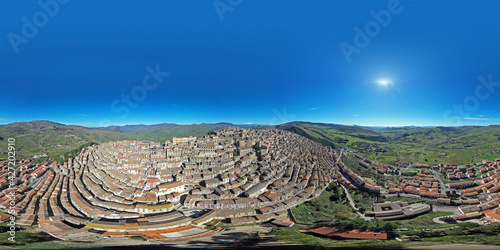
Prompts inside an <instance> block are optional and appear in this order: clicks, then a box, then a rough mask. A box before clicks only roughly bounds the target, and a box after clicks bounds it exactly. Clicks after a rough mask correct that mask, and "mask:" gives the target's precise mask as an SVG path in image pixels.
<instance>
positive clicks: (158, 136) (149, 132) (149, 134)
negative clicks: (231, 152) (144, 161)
mask: <svg viewBox="0 0 500 250" xmlns="http://www.w3.org/2000/svg"><path fill="white" fill-rule="evenodd" d="M229 126H231V125H227V124H193V125H177V126H172V127H161V128H152V129H146V130H137V131H133V132H129V133H128V134H130V135H133V136H137V137H140V138H144V139H148V140H152V141H160V142H165V141H166V140H172V137H174V136H175V137H184V136H195V137H201V136H203V135H206V134H207V133H208V132H211V131H217V130H220V129H223V128H227V127H229Z"/></svg>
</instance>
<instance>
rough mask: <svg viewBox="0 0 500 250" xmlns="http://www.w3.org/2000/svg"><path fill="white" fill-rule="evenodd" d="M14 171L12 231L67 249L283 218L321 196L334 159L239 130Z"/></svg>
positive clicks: (282, 134)
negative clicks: (195, 214) (56, 241)
mask: <svg viewBox="0 0 500 250" xmlns="http://www.w3.org/2000/svg"><path fill="white" fill-rule="evenodd" d="M0 164H1V165H0V166H1V169H2V172H0V175H5V172H6V166H5V162H1V163H0ZM21 164H22V167H20V168H17V170H16V171H17V172H16V176H17V179H18V183H16V184H17V185H16V187H18V190H17V192H16V194H17V195H16V203H17V206H16V208H17V214H18V216H19V219H18V223H19V224H21V225H36V224H38V226H39V227H41V228H42V229H43V230H44V231H45V232H47V233H49V234H51V235H53V236H54V237H57V238H60V239H66V240H67V239H72V240H75V239H78V238H84V237H88V236H89V230H91V231H93V232H95V231H106V232H122V233H123V232H128V231H149V232H150V231H152V230H167V229H169V228H175V227H185V226H187V225H190V224H193V225H199V223H200V219H201V218H203V219H204V220H206V221H210V220H211V219H216V218H219V219H229V220H230V222H231V223H235V224H242V223H253V222H260V221H270V220H273V219H276V218H286V217H287V213H286V209H288V208H292V207H294V206H297V205H298V204H300V203H301V202H303V201H305V200H307V199H310V198H312V197H315V196H318V195H319V194H320V193H321V192H322V191H323V189H324V188H326V186H327V185H328V184H329V183H330V182H331V181H332V180H333V177H334V175H335V174H336V171H335V168H334V167H333V166H334V165H335V158H334V152H333V151H332V150H328V149H327V148H325V147H323V146H322V145H321V144H319V143H316V142H313V141H311V140H309V139H306V138H304V137H302V136H299V135H296V134H293V133H291V132H288V131H283V130H278V129H269V130H253V129H241V128H236V127H232V128H227V129H224V130H222V131H219V132H216V133H213V134H211V135H206V136H203V137H202V138H196V137H184V138H174V139H173V140H172V141H166V142H165V144H160V143H153V142H143V141H140V142H138V141H120V142H108V143H103V144H100V145H94V146H91V147H87V148H84V149H83V150H82V152H81V153H80V154H79V155H78V156H77V157H75V159H68V160H67V161H65V162H60V163H58V162H53V163H49V162H46V163H44V164H32V163H31V162H29V161H26V162H21ZM28 186H29V188H28ZM6 188H7V186H6V185H5V184H2V191H5V189H6ZM5 196H6V195H5V194H4V192H2V193H0V199H1V200H0V202H1V203H2V204H3V203H7V202H9V201H8V200H7V198H5ZM5 205H7V204H5ZM180 206H185V207H187V208H195V209H196V208H197V209H199V210H200V211H212V212H207V213H205V214H204V215H203V216H201V217H200V218H197V219H196V221H194V220H193V219H192V218H189V217H186V216H184V215H183V214H181V213H178V212H176V211H175V210H176V209H177V208H179V207H180ZM4 207H5V206H4ZM71 225H73V226H71ZM82 226H84V228H81V227H82Z"/></svg>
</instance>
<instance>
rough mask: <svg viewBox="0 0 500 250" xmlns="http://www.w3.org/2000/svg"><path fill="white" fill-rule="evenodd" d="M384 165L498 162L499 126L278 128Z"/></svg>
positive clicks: (305, 124) (307, 124)
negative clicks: (354, 151)
mask: <svg viewBox="0 0 500 250" xmlns="http://www.w3.org/2000/svg"><path fill="white" fill-rule="evenodd" d="M277 127H278V128H280V129H284V130H288V131H291V132H294V133H297V134H299V135H303V136H305V137H307V138H309V139H312V140H314V141H317V142H319V143H322V144H323V145H325V146H332V147H334V148H342V147H347V148H348V149H350V150H357V152H358V153H359V154H361V155H363V156H365V157H368V158H371V159H376V160H378V161H380V162H383V163H387V164H395V163H396V162H398V161H403V162H410V163H417V162H420V163H428V164H433V165H437V164H440V163H453V164H470V163H475V162H479V161H481V160H484V159H489V160H494V159H497V158H500V126H498V125H492V126H487V127H481V126H464V127H396V128H393V127H387V128H383V127H375V128H373V130H372V129H371V128H370V127H360V126H345V125H338V124H325V123H310V122H291V123H287V124H283V125H278V126H277Z"/></svg>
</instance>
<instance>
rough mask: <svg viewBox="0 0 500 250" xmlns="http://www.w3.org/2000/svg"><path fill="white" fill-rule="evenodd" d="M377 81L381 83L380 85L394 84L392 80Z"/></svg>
mask: <svg viewBox="0 0 500 250" xmlns="http://www.w3.org/2000/svg"><path fill="white" fill-rule="evenodd" d="M377 83H378V84H379V85H380V86H383V87H387V85H389V84H392V82H391V81H390V80H385V79H383V80H378V81H377Z"/></svg>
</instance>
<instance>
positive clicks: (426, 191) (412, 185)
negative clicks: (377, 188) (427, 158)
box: [385, 169, 446, 199]
mask: <svg viewBox="0 0 500 250" xmlns="http://www.w3.org/2000/svg"><path fill="white" fill-rule="evenodd" d="M385 186H386V188H387V189H388V192H389V193H390V194H392V193H407V194H414V195H419V196H421V197H425V198H430V199H437V198H443V197H446V194H445V193H442V192H441V191H440V184H439V181H438V179H437V178H436V176H434V175H433V173H432V171H430V170H425V169H420V170H419V171H418V173H417V175H416V176H404V175H403V176H399V184H396V183H394V182H392V181H390V180H388V181H387V182H386V183H385Z"/></svg>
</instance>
